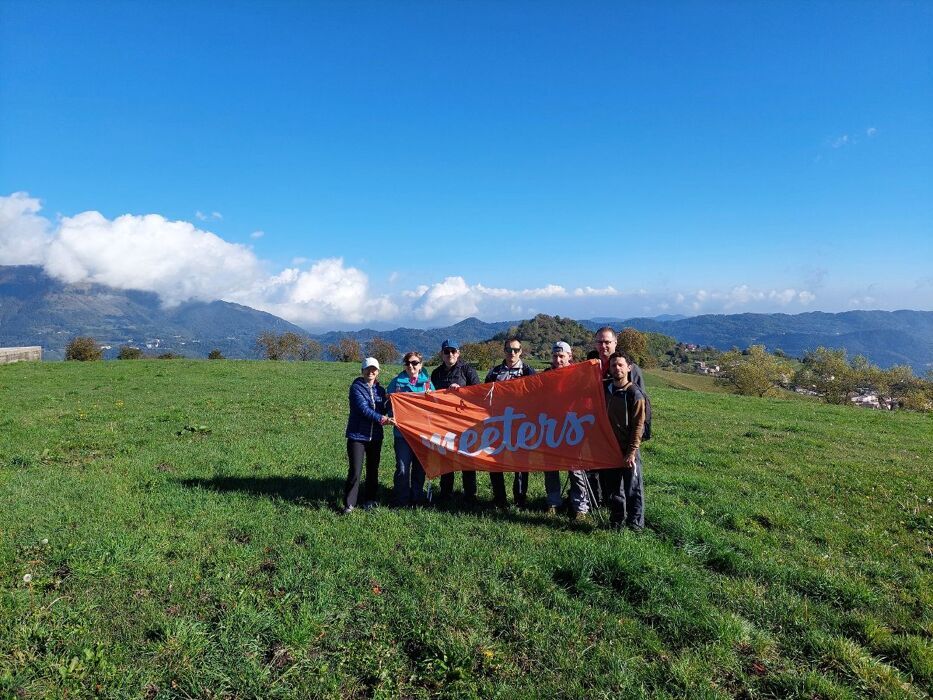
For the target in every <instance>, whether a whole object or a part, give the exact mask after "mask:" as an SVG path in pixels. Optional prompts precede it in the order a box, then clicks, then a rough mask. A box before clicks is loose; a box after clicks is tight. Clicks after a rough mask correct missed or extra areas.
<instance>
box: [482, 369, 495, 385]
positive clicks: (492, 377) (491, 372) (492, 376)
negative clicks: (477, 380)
mask: <svg viewBox="0 0 933 700" xmlns="http://www.w3.org/2000/svg"><path fill="white" fill-rule="evenodd" d="M494 381H496V368H495V367H493V368H492V369H491V370H489V371H488V372H487V373H486V379H484V380H483V383H484V384H488V383H489V382H494Z"/></svg>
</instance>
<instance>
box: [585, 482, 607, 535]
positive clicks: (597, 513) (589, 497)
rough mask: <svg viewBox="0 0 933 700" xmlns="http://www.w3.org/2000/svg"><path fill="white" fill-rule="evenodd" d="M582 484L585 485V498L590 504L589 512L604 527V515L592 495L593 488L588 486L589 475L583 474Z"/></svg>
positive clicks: (590, 485)
mask: <svg viewBox="0 0 933 700" xmlns="http://www.w3.org/2000/svg"><path fill="white" fill-rule="evenodd" d="M583 483H585V484H586V497H587V500H589V502H590V512H591V513H592V514H593V519H594V520H596V521H598V523H599V524H600V525H605V524H606V518H605V513H603V509H602V506H600V505H599V502H598V501H597V500H596V494H595V493H593V486H592V484H590V475H589V474H588V473H586V472H584V473H583ZM597 516H598V517H597Z"/></svg>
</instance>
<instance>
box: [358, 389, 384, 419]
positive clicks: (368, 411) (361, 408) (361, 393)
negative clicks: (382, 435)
mask: <svg viewBox="0 0 933 700" xmlns="http://www.w3.org/2000/svg"><path fill="white" fill-rule="evenodd" d="M365 391H366V390H365V389H363V388H362V387H360V386H358V385H356V384H351V385H350V405H351V406H352V407H353V408H354V409H356V410H357V411H358V412H359V413H362V414H363V415H364V416H366V417H367V418H369V420H371V421H375V422H377V423H382V422H383V418H384V416H383V415H382V414H381V413H379V412H378V411H375V410H373V407H372V406H370V405H369V401H368V400H367V398H366V393H365Z"/></svg>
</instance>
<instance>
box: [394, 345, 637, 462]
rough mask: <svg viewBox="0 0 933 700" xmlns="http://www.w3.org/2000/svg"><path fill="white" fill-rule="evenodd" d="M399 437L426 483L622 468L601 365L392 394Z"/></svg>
mask: <svg viewBox="0 0 933 700" xmlns="http://www.w3.org/2000/svg"><path fill="white" fill-rule="evenodd" d="M391 399H392V410H393V412H394V414H395V420H396V423H397V424H398V428H399V430H401V432H402V435H404V436H405V440H406V441H407V442H408V444H409V445H410V446H411V448H412V449H413V450H414V452H415V454H416V455H417V456H418V459H419V460H420V461H421V464H422V465H423V466H424V471H425V473H426V474H427V475H428V477H429V478H434V477H435V476H438V475H439V474H444V473H446V472H452V471H461V470H476V471H487V472H520V471H534V472H539V471H556V470H566V469H605V468H607V467H619V466H621V465H622V453H621V451H620V450H619V444H618V442H616V439H615V436H614V435H613V434H612V427H611V426H610V425H609V417H608V416H607V415H606V397H605V394H604V389H603V382H602V374H601V371H600V366H599V361H598V360H590V361H589V362H582V363H580V364H576V365H571V366H570V367H565V368H563V369H557V370H552V371H550V372H540V373H538V374H535V375H533V376H530V377H522V378H521V379H510V380H509V381H505V382H492V383H490V384H479V385H477V386H469V387H463V388H461V389H444V390H442V391H432V392H430V393H427V394H416V393H398V394H392V395H391Z"/></svg>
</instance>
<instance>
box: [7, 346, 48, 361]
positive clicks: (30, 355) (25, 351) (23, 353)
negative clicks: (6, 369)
mask: <svg viewBox="0 0 933 700" xmlns="http://www.w3.org/2000/svg"><path fill="white" fill-rule="evenodd" d="M41 359H42V348H41V347H40V346H38V345H33V346H31V347H28V348H0V365H8V364H10V363H11V362H19V361H20V360H33V361H38V360H41Z"/></svg>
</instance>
